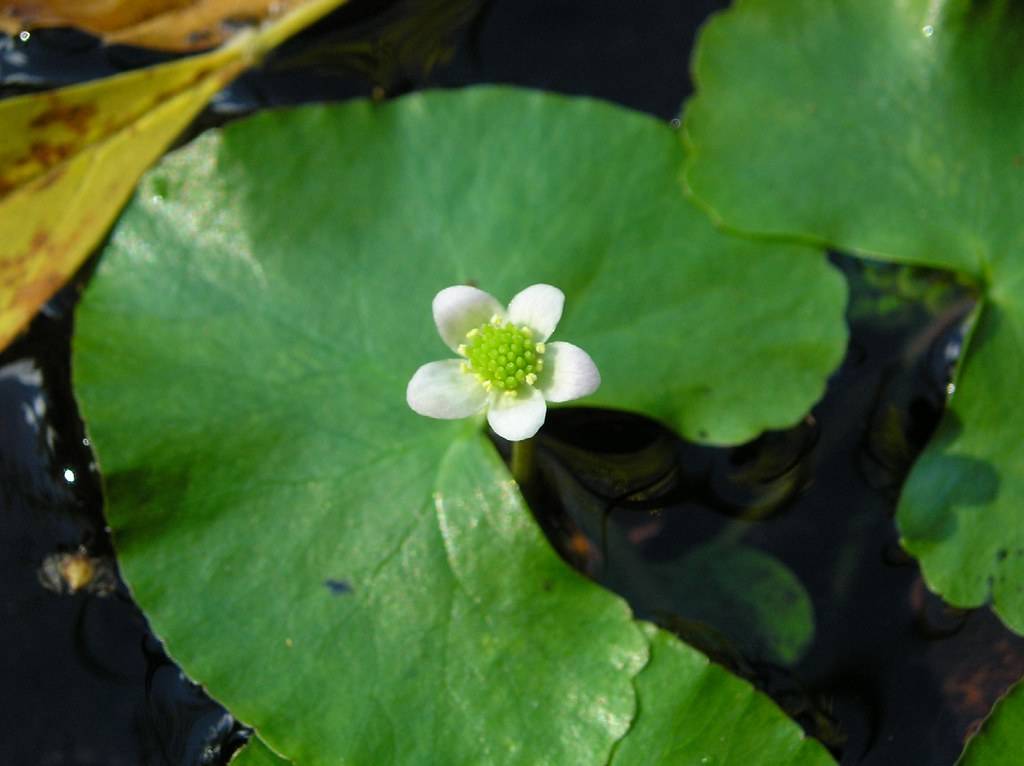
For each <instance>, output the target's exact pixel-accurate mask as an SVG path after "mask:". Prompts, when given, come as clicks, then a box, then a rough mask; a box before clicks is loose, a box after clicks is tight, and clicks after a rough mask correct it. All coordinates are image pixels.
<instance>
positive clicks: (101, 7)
mask: <svg viewBox="0 0 1024 766" xmlns="http://www.w3.org/2000/svg"><path fill="white" fill-rule="evenodd" d="M301 4H302V1H301V0H10V1H9V2H7V3H5V4H4V6H3V7H2V8H0V31H3V32H7V33H8V34H17V33H18V32H19V31H21V30H23V29H35V28H38V27H78V28H79V29H83V30H85V31H86V32H89V33H91V34H94V35H96V36H97V37H99V38H101V39H102V40H103V41H104V42H107V43H121V44H126V45H138V46H141V47H144V48H157V49H160V50H167V51H196V50H205V49H208V48H213V47H215V46H217V45H220V44H221V43H222V42H224V41H225V40H227V39H228V38H229V37H231V36H232V35H233V34H234V33H235V32H237V31H239V30H240V29H242V28H244V27H246V26H249V25H254V24H258V23H259V22H261V21H264V20H266V19H273V18H277V17H280V16H282V15H284V14H285V13H287V12H288V11H289V10H291V9H293V8H295V7H296V6H299V5H301Z"/></svg>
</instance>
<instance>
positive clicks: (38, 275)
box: [0, 0, 344, 348]
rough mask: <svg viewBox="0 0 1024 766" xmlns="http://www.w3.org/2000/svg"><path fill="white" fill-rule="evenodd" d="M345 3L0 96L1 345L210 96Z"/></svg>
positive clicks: (324, 1) (324, 4)
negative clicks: (92, 77)
mask: <svg viewBox="0 0 1024 766" xmlns="http://www.w3.org/2000/svg"><path fill="white" fill-rule="evenodd" d="M341 2H344V0H310V2H308V3H306V4H305V5H303V6H300V7H299V8H298V9H297V10H295V11H293V12H292V13H291V14H290V15H288V16H286V17H285V18H283V19H281V20H280V21H278V22H276V23H275V24H271V25H268V26H266V27H264V28H261V29H260V30H258V31H256V32H249V33H246V34H245V35H242V36H240V37H238V38H236V39H235V40H234V41H233V42H232V43H231V44H230V45H228V46H226V47H224V48H221V49H219V50H216V51H213V52H212V53H207V54H204V55H201V56H195V57H192V58H186V59H181V60H178V61H174V62H171V63H169V64H164V65H161V66H156V67H152V68H149V69H141V70H137V71H133V72H128V73H126V74H122V75H118V76H115V77H111V78H109V79H105V80H98V81H95V82H89V83H85V84H84V85H74V86H71V87H68V88H62V89H59V90H55V91H49V92H46V93H38V94H32V95H28V96H20V97H17V98H10V99H6V100H4V101H0V125H3V126H4V142H3V144H2V146H0V243H2V244H0V348H2V347H3V346H5V345H7V343H9V342H10V340H11V338H13V337H14V335H15V334H16V333H17V332H18V331H19V330H21V329H22V328H23V327H24V326H25V325H26V324H27V323H28V321H29V319H30V318H31V317H32V316H33V315H34V314H35V312H36V311H37V310H38V308H39V307H40V306H41V305H42V304H43V303H44V302H45V301H46V300H47V299H48V298H49V297H50V296H51V295H52V294H53V293H54V292H56V290H57V289H58V288H59V287H60V286H61V285H62V284H64V282H65V281H67V279H68V278H69V277H70V276H71V275H72V274H73V273H74V272H75V270H77V269H78V267H79V266H80V265H81V264H82V261H84V260H85V258H86V257H87V256H88V255H89V253H90V252H91V251H92V249H93V248H94V247H95V246H96V245H97V244H98V243H99V242H100V240H101V239H102V237H103V236H104V234H105V233H106V232H107V229H108V227H109V226H110V223H111V222H112V221H113V219H114V217H115V216H116V215H117V213H118V211H119V210H120V209H121V206H122V205H123V204H124V202H125V200H126V199H127V198H128V196H129V195H130V194H131V191H132V189H133V188H134V187H135V182H136V181H137V179H138V177H139V175H140V174H141V173H142V171H143V170H145V169H146V167H148V166H149V165H150V163H152V162H153V160H155V159H156V158H157V157H159V156H160V154H161V153H163V151H164V149H165V148H166V147H167V145H168V144H169V143H170V142H171V141H172V140H174V138H175V136H177V135H178V133H180V132H181V130H182V129H183V128H184V127H185V126H186V125H188V123H189V122H190V121H191V120H192V118H193V117H194V116H195V115H196V114H197V113H198V112H199V110H201V109H202V108H203V106H205V105H206V102H207V101H209V100H210V98H212V97H213V95H214V94H215V93H216V92H217V91H218V90H220V89H221V88H222V87H223V86H224V85H225V84H227V83H228V82H229V81H231V80H232V79H234V77H235V76H237V75H238V73H239V72H241V71H242V70H243V69H245V68H246V67H248V66H250V65H251V64H253V63H254V62H255V61H256V60H258V58H259V56H260V55H261V54H262V52H263V51H265V50H267V49H268V48H269V47H272V46H273V45H276V44H277V43H279V42H281V41H282V40H283V39H285V38H286V37H288V36H289V35H290V34H293V33H294V32H296V31H298V30H299V29H301V28H302V27H303V26H305V25H307V24H309V23H312V22H313V21H315V20H316V19H317V18H319V17H320V16H321V15H323V14H324V13H326V12H327V11H329V10H330V9H332V8H334V7H335V6H337V5H339V4H340V3H341Z"/></svg>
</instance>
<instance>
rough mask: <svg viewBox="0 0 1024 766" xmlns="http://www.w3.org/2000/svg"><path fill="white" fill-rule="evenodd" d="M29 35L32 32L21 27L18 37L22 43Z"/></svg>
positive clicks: (25, 41)
mask: <svg viewBox="0 0 1024 766" xmlns="http://www.w3.org/2000/svg"><path fill="white" fill-rule="evenodd" d="M31 36H32V33H31V32H29V31H28V30H27V29H23V30H21V31H20V32H19V33H18V39H19V40H21V41H22V42H23V43H27V42H28V38H30V37H31Z"/></svg>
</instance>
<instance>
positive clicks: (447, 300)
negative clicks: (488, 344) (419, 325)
mask: <svg viewBox="0 0 1024 766" xmlns="http://www.w3.org/2000/svg"><path fill="white" fill-rule="evenodd" d="M495 314H497V315H498V316H501V317H504V316H505V311H504V309H502V307H501V304H500V303H498V301H496V300H495V299H494V296H492V295H490V294H489V293H485V292H484V291H483V290H477V289H476V288H475V287H469V286H468V285H455V286H454V287H446V288H445V289H444V290H442V291H441V292H439V293H438V294H437V295H435V296H434V324H436V325H437V331H438V332H439V333H440V334H441V339H442V340H444V342H445V343H447V344H448V348H450V349H451V350H452V351H455V352H456V353H457V352H458V347H459V344H461V343H465V341H466V333H467V332H469V331H470V330H472V329H473V328H474V327H479V326H480V325H482V324H485V323H486V322H487V321H489V320H490V318H491V317H492V316H494V315H495Z"/></svg>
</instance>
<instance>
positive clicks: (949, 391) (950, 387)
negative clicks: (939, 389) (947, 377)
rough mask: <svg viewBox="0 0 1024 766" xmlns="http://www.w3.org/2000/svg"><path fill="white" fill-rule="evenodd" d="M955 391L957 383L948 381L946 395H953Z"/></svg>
mask: <svg viewBox="0 0 1024 766" xmlns="http://www.w3.org/2000/svg"><path fill="white" fill-rule="evenodd" d="M954 391H956V383H947V384H946V396H952V395H953V392H954Z"/></svg>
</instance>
